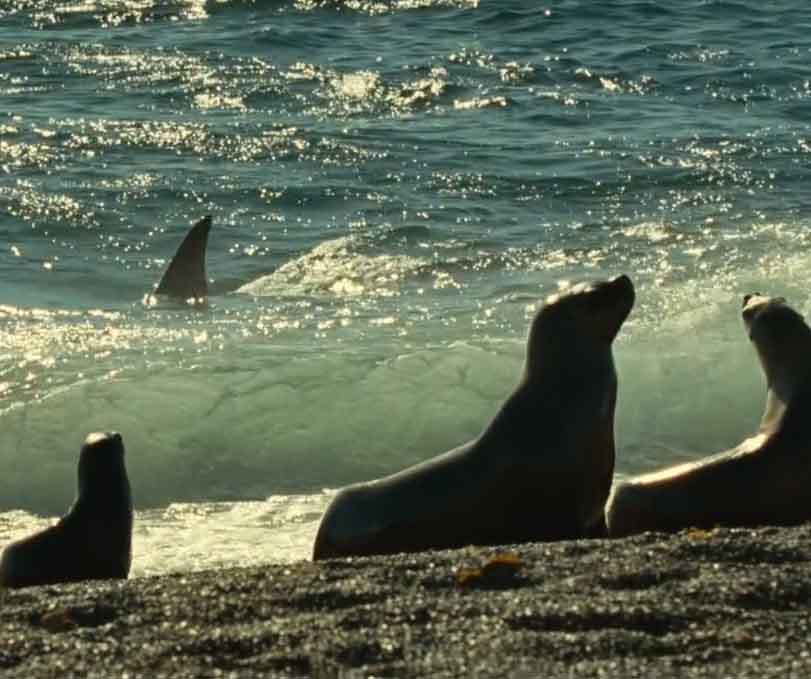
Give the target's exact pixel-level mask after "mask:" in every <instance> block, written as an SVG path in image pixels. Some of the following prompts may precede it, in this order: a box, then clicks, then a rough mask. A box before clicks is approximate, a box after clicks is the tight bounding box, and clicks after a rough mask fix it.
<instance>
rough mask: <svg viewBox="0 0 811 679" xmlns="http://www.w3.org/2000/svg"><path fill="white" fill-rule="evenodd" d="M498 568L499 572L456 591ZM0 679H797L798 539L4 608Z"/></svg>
mask: <svg viewBox="0 0 811 679" xmlns="http://www.w3.org/2000/svg"><path fill="white" fill-rule="evenodd" d="M506 551H514V552H516V553H517V554H518V555H519V556H520V559H521V561H522V564H523V565H522V566H521V567H520V568H519V569H518V571H517V572H514V571H513V570H511V569H510V568H509V567H503V568H502V571H503V572H500V571H498V570H497V569H496V571H495V572H493V573H489V572H488V573H486V574H485V575H484V576H483V577H481V578H479V579H477V578H475V577H473V578H472V579H471V582H470V583H469V584H468V585H466V586H461V585H460V584H459V583H458V577H457V574H456V573H457V569H458V568H459V567H471V566H481V565H482V564H483V563H485V562H486V561H487V559H488V557H489V556H491V555H493V554H495V553H498V552H506ZM2 597H3V600H2V613H0V621H1V622H2V631H1V632H0V676H3V677H6V676H8V677H26V679H30V678H32V677H103V678H104V679H111V678H113V677H256V676H265V677H358V678H360V677H371V676H374V677H622V678H625V677H694V676H695V677H698V676H701V677H714V678H719V677H734V678H735V679H739V678H742V677H758V678H762V677H781V678H783V679H784V678H786V677H803V678H807V677H811V527H809V526H802V527H798V528H781V529H777V528H766V529H758V530H718V531H714V532H700V531H693V532H688V533H682V534H680V535H678V536H675V537H667V536H663V535H644V536H639V537H635V538H630V539H625V540H617V541H584V542H566V543H557V544H538V545H522V546H519V547H516V548H514V549H513V550H508V549H506V548H505V549H493V548H468V549H464V550H459V551H448V552H433V553H425V554H418V555H403V556H394V557H382V558H373V559H355V560H344V561H333V562H324V563H319V564H312V563H307V562H301V563H296V564H294V565H291V566H283V565H268V566H266V567H263V568H252V569H232V570H222V571H211V572H202V573H194V574H179V575H173V576H163V577H151V578H142V579H136V580H131V581H129V582H117V583H116V582H101V583H90V584H79V585H65V586H60V587H42V588H32V589H28V590H18V591H8V592H4V593H3V594H2Z"/></svg>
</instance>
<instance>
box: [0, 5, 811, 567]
mask: <svg viewBox="0 0 811 679" xmlns="http://www.w3.org/2000/svg"><path fill="white" fill-rule="evenodd" d="M809 29H811V18H809V14H808V8H807V5H806V3H804V2H800V0H776V1H775V2H771V3H762V2H751V1H749V0H741V1H738V2H723V1H705V0H701V1H700V0H671V1H670V2H667V3H665V2H658V1H656V2H654V1H652V0H633V1H632V0H609V1H607V2H601V3H594V2H589V1H586V0H549V1H548V2H540V3H537V2H528V1H526V0H524V1H518V0H499V1H498V2H496V1H489V0H488V1H485V0H481V1H477V0H383V1H375V0H368V1H366V0H344V1H338V0H255V1H253V2H252V1H250V0H208V1H204V0H137V1H136V0H133V1H130V2H126V1H121V2H119V1H118V0H116V1H112V0H60V1H57V2H54V1H53V0H0V542H5V541H6V540H7V539H10V538H12V537H17V536H19V535H21V534H24V533H27V532H29V531H31V530H33V529H34V528H38V527H41V526H43V525H47V524H48V523H49V522H51V521H52V520H53V517H54V516H57V515H59V514H60V513H62V512H64V510H65V509H66V508H67V506H68V505H69V503H70V502H71V500H72V498H73V494H74V487H75V473H76V461H77V453H78V450H79V446H80V444H81V441H82V440H83V438H84V436H85V434H86V433H88V432H90V431H95V430H117V431H120V432H121V433H122V435H123V437H124V442H125V445H126V447H127V465H128V471H129V475H130V479H131V482H132V485H133V492H134V497H135V501H136V505H137V510H138V513H137V518H136V529H135V536H134V549H135V555H134V567H133V573H134V574H135V575H143V574H148V573H158V572H165V571H177V570H187V569H195V568H206V567H212V566H220V565H233V564H245V563H257V562H263V561H277V562H278V561H289V560H292V559H300V558H306V557H308V556H309V553H310V546H311V542H312V538H313V535H314V533H315V529H316V527H317V522H318V518H319V516H320V514H321V512H322V511H323V509H324V507H325V505H326V503H327V502H328V500H329V497H330V495H331V493H332V492H333V491H334V490H335V489H336V488H338V487H340V486H342V485H344V484H346V483H349V482H352V481H357V480H364V479H370V478H374V477H377V476H380V475H383V474H386V473H390V472H393V471H396V470H398V469H401V468H402V467H404V466H406V465H409V464H412V463H415V462H417V461H419V460H422V459H425V458H427V457H431V456H433V455H435V454H437V453H439V452H441V451H444V450H446V449H448V448H450V447H452V446H454V445H456V444H458V443H461V442H463V441H465V440H467V439H469V438H471V437H473V436H475V435H476V434H477V433H478V432H479V431H480V430H481V428H482V427H483V426H484V425H485V424H486V423H487V421H488V419H489V418H490V417H491V416H492V415H493V413H494V412H495V411H496V409H497V408H498V405H499V403H500V402H501V400H502V399H503V398H504V397H505V396H506V395H507V394H508V393H509V392H510V390H511V388H512V387H513V385H514V384H515V382H516V380H517V378H518V375H519V373H520V370H521V364H522V360H523V355H524V339H525V334H526V330H527V326H528V322H529V319H530V318H531V317H532V314H533V312H534V311H535V309H537V307H538V305H539V304H540V302H541V301H542V300H543V298H544V297H545V296H546V295H548V294H549V293H551V292H554V291H556V290H558V289H561V288H565V287H566V286H568V285H570V284H571V283H573V282H577V281H581V280H591V279H599V278H606V277H609V276H613V275H616V274H618V273H622V272H625V273H627V274H629V275H630V276H631V277H632V278H633V280H634V282H635V284H636V287H637V304H636V307H635V309H634V310H633V312H632V314H631V316H630V318H629V320H628V321H627V322H626V324H625V326H624V328H623V329H622V331H621V333H620V336H619V337H618V339H617V341H616V344H615V358H616V362H617V366H618V372H619V379H620V385H619V402H618V406H617V414H616V430H617V445H618V450H617V473H618V474H620V475H624V474H630V473H635V472H640V471H643V470H649V469H652V468H654V467H656V466H660V465H663V464H667V463H673V462H677V461H682V460H685V459H691V458H693V457H695V456H698V455H702V454H706V453H710V452H714V451H718V450H721V449H723V448H727V447H731V446H733V445H735V444H737V443H738V442H739V441H740V440H741V439H742V438H743V437H744V436H746V435H747V434H749V433H751V432H752V431H753V430H754V429H755V427H756V424H757V421H758V418H759V415H760V410H761V407H762V403H763V396H764V384H763V378H762V376H761V374H760V371H759V367H758V364H757V361H756V358H755V354H754V351H753V350H752V348H751V347H750V346H749V342H748V340H747V338H746V336H745V334H744V332H743V330H742V326H741V322H740V318H739V309H740V300H741V297H742V295H743V294H744V293H746V292H752V291H755V290H757V291H760V292H763V293H767V294H783V295H785V296H786V297H787V298H788V299H789V301H790V302H791V303H792V304H793V305H794V306H795V308H797V309H798V310H800V311H802V312H804V313H805V312H808V311H811V300H810V299H809V285H808V283H809V278H811V275H809V271H810V270H811V250H810V249H809V246H810V245H811V242H810V241H811V236H809V224H811V190H809V180H811V171H810V170H809V168H810V167H811V129H809V120H811V68H810V67H809V63H811V37H810V36H811V30H809ZM204 214H211V215H213V218H214V227H213V229H212V233H211V237H210V241H209V257H208V272H209V277H210V279H211V283H210V288H211V291H212V295H211V300H210V302H211V304H210V307H209V308H208V309H207V310H205V311H196V310H189V309H184V308H172V307H162V306H159V307H157V308H150V307H148V306H145V305H144V304H143V301H142V300H143V297H144V295H145V293H147V292H148V291H149V290H150V289H151V287H152V286H153V285H154V284H155V282H156V281H157V280H158V278H159V277H160V273H161V271H162V269H163V267H164V266H165V265H166V263H167V261H168V259H169V258H170V257H171V255H172V254H173V252H174V250H175V248H176V247H177V245H178V243H179V242H180V240H181V239H182V237H183V235H184V234H185V232H186V230H187V229H188V227H189V226H190V225H191V224H192V223H193V222H194V221H196V220H197V219H199V218H200V217H201V216H203V215H204ZM538 435H539V437H542V436H543V432H542V431H539V432H538Z"/></svg>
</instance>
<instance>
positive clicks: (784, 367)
mask: <svg viewBox="0 0 811 679" xmlns="http://www.w3.org/2000/svg"><path fill="white" fill-rule="evenodd" d="M741 316H742V317H743V323H744V326H745V327H746V331H747V333H748V334H749V339H750V340H752V343H753V344H754V345H755V349H756V350H757V352H758V356H759V357H760V362H761V364H762V366H763V371H764V372H765V373H766V378H767V380H768V381H769V383H770V384H772V385H774V384H775V383H776V382H781V381H785V380H787V379H788V380H790V381H794V380H796V379H797V378H799V377H800V376H801V375H804V374H805V372H806V368H807V367H808V366H809V364H811V328H809V327H808V325H807V324H806V322H805V320H804V319H803V317H802V315H801V314H799V313H798V312H796V311H795V310H794V309H792V308H791V307H790V306H789V305H788V304H787V303H786V300H785V299H784V298H783V297H767V296H764V295H761V294H759V293H753V294H749V295H744V298H743V309H742V311H741Z"/></svg>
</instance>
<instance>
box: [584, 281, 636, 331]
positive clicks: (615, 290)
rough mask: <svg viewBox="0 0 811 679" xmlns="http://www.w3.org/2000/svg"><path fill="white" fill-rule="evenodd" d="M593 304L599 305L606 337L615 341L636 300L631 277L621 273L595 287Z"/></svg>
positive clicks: (598, 309) (600, 324)
mask: <svg viewBox="0 0 811 679" xmlns="http://www.w3.org/2000/svg"><path fill="white" fill-rule="evenodd" d="M592 294H594V295H595V296H594V298H593V304H594V305H595V306H596V307H597V311H598V314H599V316H600V317H601V318H602V322H600V323H599V324H598V325H599V326H601V330H602V331H603V332H604V335H605V338H606V339H607V340H608V341H609V342H610V341H613V339H614V337H616V335H617V333H618V332H619V330H620V328H621V327H622V324H623V323H624V322H625V319H626V318H628V314H630V313H631V309H632V308H633V306H634V302H635V301H636V291H635V290H634V284H633V282H632V281H631V279H630V277H629V276H627V275H626V274H621V275H619V276H616V277H614V278H612V279H610V280H607V281H604V282H602V283H596V284H595V285H594V287H593V292H592Z"/></svg>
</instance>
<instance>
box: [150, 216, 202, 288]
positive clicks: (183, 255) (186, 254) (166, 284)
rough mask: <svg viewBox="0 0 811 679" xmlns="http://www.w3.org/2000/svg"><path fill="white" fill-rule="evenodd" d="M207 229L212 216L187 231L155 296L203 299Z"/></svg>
mask: <svg viewBox="0 0 811 679" xmlns="http://www.w3.org/2000/svg"><path fill="white" fill-rule="evenodd" d="M210 229H211V215H206V216H205V217H203V218H202V219H201V220H200V221H199V222H197V223H196V224H195V225H194V226H193V227H192V228H191V230H190V231H189V233H188V234H186V237H185V238H184V239H183V242H182V243H181V244H180V247H179V248H178V249H177V252H176V253H175V256H174V257H172V261H171V262H169V266H168V267H166V271H165V272H164V274H163V278H161V280H160V283H158V287H156V288H155V294H156V295H166V296H167V297H172V298H173V299H178V300H183V301H185V300H188V299H195V300H200V299H205V298H206V296H207V295H208V282H207V281H206V246H207V245H208V232H209V230H210Z"/></svg>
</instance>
